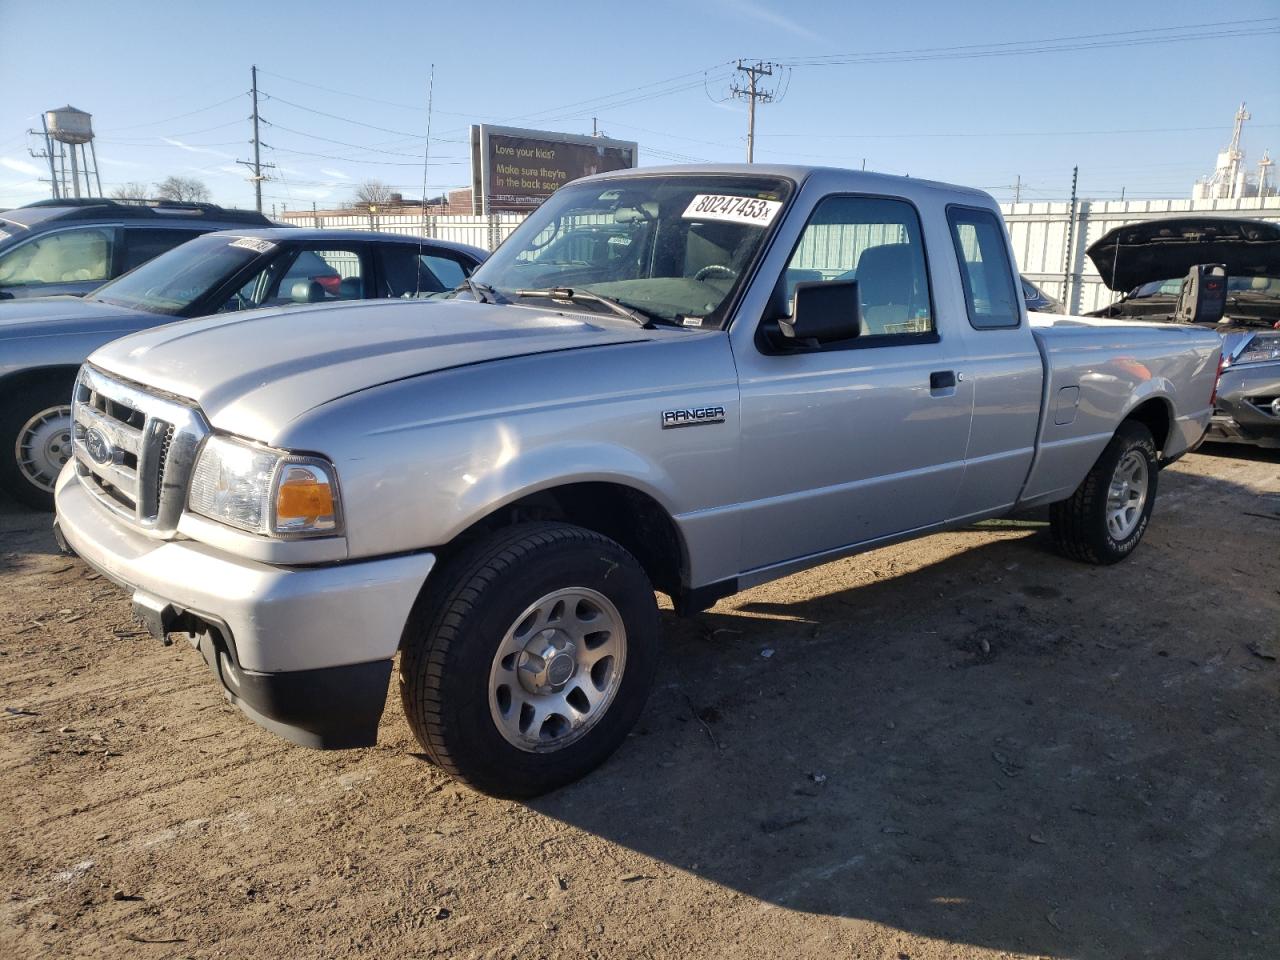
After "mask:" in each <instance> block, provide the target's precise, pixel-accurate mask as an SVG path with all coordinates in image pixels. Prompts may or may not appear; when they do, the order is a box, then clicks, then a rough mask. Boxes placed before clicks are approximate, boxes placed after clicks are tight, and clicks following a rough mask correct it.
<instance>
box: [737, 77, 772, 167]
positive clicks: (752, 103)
mask: <svg viewBox="0 0 1280 960" xmlns="http://www.w3.org/2000/svg"><path fill="white" fill-rule="evenodd" d="M775 66H776V64H773V63H764V62H762V61H759V60H757V61H756V62H755V64H754V65H752V66H749V67H748V66H744V65H743V63H742V61H741V60H739V61H738V66H737V69H738V70H739V71H741V72H742V73H745V74H746V75H747V86H746V87H745V88H743V87H740V86H738V85H737V84H736V83H735V84H734V85H733V86H732V87H731V88H730V90H729V93H730V95H731V96H734V97H737V98H738V99H740V100H746V101H747V163H754V162H755V142H756V101H757V100H759V101H760V102H761V103H772V102H773V100H774V94H773V91H772V90H760V89H758V88H757V86H756V81H757V80H759V79H760V78H761V77H772V76H773V68H774V67H775Z"/></svg>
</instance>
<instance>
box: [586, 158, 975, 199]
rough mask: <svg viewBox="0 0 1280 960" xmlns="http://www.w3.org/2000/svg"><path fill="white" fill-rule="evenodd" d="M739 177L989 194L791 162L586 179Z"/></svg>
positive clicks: (863, 189)
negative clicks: (812, 180)
mask: <svg viewBox="0 0 1280 960" xmlns="http://www.w3.org/2000/svg"><path fill="white" fill-rule="evenodd" d="M717 174H719V175H728V176H735V175H736V176H742V175H746V174H749V175H752V176H758V177H783V178H785V179H788V180H793V181H795V183H796V184H797V185H802V184H804V183H805V182H806V181H808V180H810V179H817V178H821V179H823V180H826V181H830V185H831V186H833V187H835V188H837V189H848V190H854V191H857V192H859V193H885V194H889V195H897V194H906V193H909V192H911V191H912V190H913V189H914V190H919V189H922V188H923V189H931V190H942V191H945V192H947V193H955V194H961V195H964V196H968V197H973V198H981V199H983V200H986V201H988V202H994V201H992V200H991V196H990V194H988V193H986V192H985V191H983V190H977V189H974V188H973V187H962V186H959V185H958V184H953V183H942V182H940V181H937V180H922V179H919V178H918V177H910V176H905V177H903V176H896V175H894V174H889V173H874V172H871V171H868V170H849V169H846V168H844V167H826V166H806V165H803V164H792V163H684V164H672V165H668V166H661V167H634V168H632V169H630V170H615V171H612V172H609V173H597V174H595V175H594V176H591V177H584V178H583V180H580V181H578V182H580V183H581V182H583V181H585V180H614V179H621V178H627V177H652V176H663V175H684V176H693V175H700V176H708V175H710V176H715V175H717Z"/></svg>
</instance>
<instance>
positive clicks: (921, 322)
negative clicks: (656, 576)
mask: <svg viewBox="0 0 1280 960" xmlns="http://www.w3.org/2000/svg"><path fill="white" fill-rule="evenodd" d="M836 279H843V280H848V279H854V280H857V282H858V287H859V297H860V300H861V306H862V322H861V331H860V334H859V336H857V337H854V338H851V339H849V340H845V341H841V342H839V343H833V344H829V345H826V346H822V347H816V348H801V349H796V348H794V347H787V346H785V345H782V346H779V345H777V344H774V345H772V346H771V343H770V338H768V337H766V336H757V337H756V338H755V340H754V343H752V344H751V345H750V346H749V347H748V348H747V349H745V350H742V349H739V350H738V351H737V355H736V360H737V363H738V372H739V379H740V389H741V402H742V408H741V410H742V413H741V416H742V457H743V462H742V470H741V471H740V477H739V480H740V483H741V484H742V487H743V504H742V508H743V512H742V517H743V522H742V550H743V560H742V571H743V572H744V573H748V572H750V571H752V570H760V569H762V568H767V567H770V566H774V565H777V564H781V563H785V562H786V561H789V560H797V559H800V558H802V557H809V556H813V555H816V554H822V553H824V552H828V551H839V550H840V549H841V548H844V547H848V546H852V545H855V544H865V543H868V542H871V541H875V540H878V539H882V538H887V537H891V536H893V535H895V534H899V533H904V532H906V531H909V530H914V529H917V528H920V527H925V526H928V525H930V524H934V523H938V522H941V521H943V520H945V519H947V518H948V517H950V516H951V515H952V510H953V507H954V504H955V501H956V498H957V494H958V491H959V488H960V482H961V479H962V477H963V475H964V469H965V464H964V458H965V449H966V445H967V441H968V436H969V427H970V423H971V420H972V417H973V409H972V405H973V393H972V385H971V383H970V382H968V381H967V380H965V379H963V378H961V377H959V376H958V372H959V371H958V369H957V363H958V361H959V359H960V358H959V357H957V355H956V351H957V350H958V349H960V347H959V344H958V343H956V342H947V343H943V342H942V340H941V339H940V337H939V336H938V333H937V323H936V317H935V315H934V305H933V298H932V296H931V292H930V284H929V272H928V268H927V263H926V257H925V251H924V246H923V241H922V238H921V228H920V222H919V217H918V215H917V213H916V211H915V208H914V207H913V206H912V205H911V204H909V203H907V202H905V201H903V200H897V199H888V198H878V197H863V196H832V197H827V198H826V199H825V200H823V201H822V203H820V204H819V206H818V207H817V208H816V210H815V211H814V214H813V216H812V218H811V219H810V221H809V223H808V224H807V226H806V228H805V231H804V233H803V234H802V235H801V239H800V241H799V243H798V244H797V246H796V248H795V250H794V251H793V253H792V255H791V258H790V260H789V262H788V264H787V269H786V271H785V273H784V275H783V277H782V278H781V280H780V282H782V283H786V284H788V292H789V291H790V289H791V288H792V287H793V286H794V283H795V282H799V281H801V280H803V281H807V282H822V281H830V280H836Z"/></svg>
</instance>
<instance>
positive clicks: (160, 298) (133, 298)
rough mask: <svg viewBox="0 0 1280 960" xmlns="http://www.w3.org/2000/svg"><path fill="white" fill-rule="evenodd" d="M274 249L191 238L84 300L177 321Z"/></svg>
mask: <svg viewBox="0 0 1280 960" xmlns="http://www.w3.org/2000/svg"><path fill="white" fill-rule="evenodd" d="M274 247H275V244H274V243H272V242H271V241H269V240H259V239H255V238H241V237H229V236H226V235H223V236H216V235H213V234H210V235H208V236H204V237H197V238H196V239H194V240H189V241H187V242H186V243H184V244H182V245H181V246H178V247H174V248H173V249H172V250H170V251H168V252H167V253H162V254H160V256H158V257H156V258H155V259H154V260H148V261H147V262H146V263H144V264H142V266H140V267H137V268H136V269H134V270H131V271H130V272H128V273H126V274H125V275H124V276H122V277H118V278H117V279H115V280H112V281H111V282H110V283H107V284H104V285H103V286H101V287H99V288H98V289H97V290H95V291H94V292H93V293H92V294H90V296H89V299H91V300H101V301H103V302H104V303H113V304H116V305H117V306H122V307H129V308H130V309H132V310H144V311H146V312H147V313H159V314H164V315H168V316H178V315H179V314H181V313H182V312H183V311H184V310H186V308H187V307H189V306H191V304H193V303H195V301H196V300H198V299H200V298H201V297H203V296H204V295H205V294H207V293H209V292H210V291H211V290H213V288H214V287H217V286H219V285H220V284H221V283H222V282H223V281H224V280H226V279H227V278H228V277H230V276H231V275H232V274H234V273H236V272H238V271H239V270H240V268H241V267H243V266H244V265H245V264H247V263H248V262H249V261H250V260H252V259H254V258H255V257H258V256H261V255H262V254H263V253H264V252H268V251H270V250H271V249H273V248H274Z"/></svg>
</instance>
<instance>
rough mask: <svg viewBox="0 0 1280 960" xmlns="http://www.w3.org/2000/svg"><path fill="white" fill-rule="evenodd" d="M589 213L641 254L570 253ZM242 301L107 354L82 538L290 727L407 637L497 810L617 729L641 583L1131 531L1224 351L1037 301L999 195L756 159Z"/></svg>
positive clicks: (369, 704)
mask: <svg viewBox="0 0 1280 960" xmlns="http://www.w3.org/2000/svg"><path fill="white" fill-rule="evenodd" d="M601 223H606V224H608V223H612V224H617V225H619V226H620V227H622V228H623V229H620V230H618V231H616V232H614V233H612V236H622V237H624V238H625V239H626V241H627V242H625V243H618V242H614V241H613V240H612V238H611V237H610V238H609V239H606V240H605V241H604V245H605V246H606V251H605V252H604V253H603V254H601V255H599V256H596V255H587V256H584V255H581V253H580V252H578V251H566V246H567V245H570V244H572V243H576V242H577V240H579V239H581V238H582V237H583V236H584V234H583V228H584V227H590V226H591V225H595V224H601ZM566 236H567V237H571V238H573V239H572V240H571V241H569V242H567V243H566V244H557V242H556V241H557V239H559V238H561V237H566ZM589 246H591V248H592V250H593V251H594V250H595V248H596V246H597V245H596V244H595V243H594V242H593V243H591V244H589ZM614 248H616V249H614ZM256 316H257V319H253V320H248V319H246V318H242V317H239V316H235V315H227V314H223V315H220V316H215V317H206V318H203V319H200V320H195V321H190V322H187V323H184V324H181V325H178V326H174V327H169V328H160V329H156V330H149V331H143V332H142V333H138V334H135V335H133V336H131V337H126V338H124V339H122V340H120V341H117V342H116V343H113V344H110V345H108V346H106V347H104V348H102V349H100V350H98V351H96V352H95V353H94V354H93V355H92V356H91V357H90V358H89V360H88V362H87V363H86V364H85V365H84V367H83V368H82V370H81V372H80V376H79V378H78V380H77V383H76V387H75V401H74V409H73V420H74V423H75V427H74V431H75V434H74V436H75V439H74V458H73V461H72V462H71V463H69V464H68V465H67V467H66V468H65V469H64V470H63V472H62V474H61V476H60V477H59V480H58V484H57V493H56V499H57V510H58V518H57V530H58V531H59V536H61V538H62V542H63V543H64V544H65V545H66V547H67V548H68V549H70V550H73V551H74V552H76V553H78V554H79V555H80V556H81V557H83V558H84V559H85V560H86V561H88V563H89V564H90V565H92V566H94V567H97V568H98V569H100V570H102V571H104V572H105V573H106V574H107V575H108V576H109V577H110V578H111V579H112V580H114V581H116V582H118V583H121V584H124V585H126V589H127V590H129V591H130V592H131V594H132V596H133V604H134V610H135V612H136V614H137V615H138V616H139V617H140V618H141V619H142V620H143V621H144V622H145V623H146V624H147V625H148V628H149V629H150V630H151V631H153V632H154V633H155V634H156V635H157V636H158V637H163V636H166V635H169V634H183V635H185V636H186V639H188V640H189V641H190V642H191V643H192V644H193V645H194V646H195V647H196V648H197V649H198V650H199V651H200V653H201V655H202V656H203V657H204V658H205V659H206V661H207V663H208V664H209V665H210V667H211V669H212V671H213V673H214V675H215V677H216V679H217V682H218V683H219V684H220V685H221V686H222V687H223V689H224V690H225V691H226V692H227V694H228V696H229V697H230V698H231V699H232V701H233V702H235V703H236V704H238V705H239V706H240V707H241V708H242V709H243V710H244V712H245V713H246V715H247V716H249V717H250V718H252V719H254V720H255V721H257V722H259V723H262V724H264V725H265V726H267V727H268V728H269V729H271V730H273V731H275V732H276V733H279V734H281V735H283V736H285V737H288V738H289V739H291V740H294V741H296V742H298V743H302V744H306V745H309V746H315V747H351V746H366V745H370V744H372V743H374V742H375V740H376V738H377V732H378V721H379V718H380V716H381V714H382V711H383V707H384V706H385V703H386V699H387V686H388V682H389V680H390V677H391V672H392V669H393V664H394V663H395V662H396V657H397V654H400V657H399V661H398V662H399V670H400V675H399V676H400V679H399V690H400V694H401V701H402V703H403V705H404V709H405V711H406V714H407V716H408V718H409V723H410V726H411V727H412V729H413V732H414V734H415V736H416V737H417V738H418V741H419V742H420V743H421V745H422V748H423V750H425V751H426V752H427V754H428V755H429V756H430V757H431V758H432V759H433V760H434V761H435V762H436V763H438V764H439V765H440V766H441V767H442V768H443V769H445V770H447V771H449V772H451V773H453V774H454V775H456V776H458V777H460V778H461V779H463V780H465V781H466V782H468V783H470V784H472V785H473V786H475V787H477V788H479V789H482V790H486V791H490V792H493V793H497V794H502V795H506V796H528V795H531V794H536V793H540V792H543V791H546V790H549V789H552V788H554V787H557V786H559V785H561V784H564V783H567V782H569V781H570V780H572V779H574V778H576V777H579V776H581V775H583V774H584V773H586V772H587V771H588V770H590V769H591V768H593V767H594V766H595V765H597V764H598V763H600V762H601V761H603V760H604V759H605V758H606V757H607V756H608V755H609V754H610V753H611V752H612V751H613V750H614V749H615V748H616V747H617V746H618V745H619V744H620V743H621V742H622V741H623V739H624V738H625V737H626V736H627V734H628V732H629V731H630V730H631V728H632V726H633V725H634V723H635V722H636V720H637V718H638V717H639V716H640V713H641V710H642V708H643V706H644V703H645V699H646V696H647V694H648V692H649V689H650V687H651V685H652V683H653V680H654V676H655V673H656V672H657V670H658V669H659V666H660V664H661V656H662V654H661V646H660V642H659V641H660V636H659V634H660V620H659V617H658V608H657V604H656V601H655V597H654V590H655V588H656V589H657V590H660V591H662V592H664V593H666V594H668V595H670V597H671V598H672V601H673V604H674V607H675V609H676V610H677V611H678V612H680V613H684V614H687V613H691V612H695V611H698V610H702V609H706V608H707V607H708V606H710V605H711V604H713V603H715V602H716V601H717V600H718V599H720V598H721V597H724V596H727V595H730V594H732V593H734V592H736V591H738V590H743V589H746V588H748V587H751V586H754V585H755V584H759V583H763V582H765V581H768V580H772V579H774V578H777V577H782V576H785V575H787V574H789V573H792V572H795V571H797V570H801V569H803V568H805V567H809V566H813V565H816V564H820V563H824V562H827V561H829V560H832V559H835V558H837V557H841V556H845V555H848V554H852V553H857V552H859V551H863V550H869V549H872V548H874V547H877V546H881V545H883V544H886V543H890V542H894V541H898V540H904V539H909V538H912V537H919V536H923V535H926V534H929V533H932V532H934V531H938V530H944V529H948V528H952V527H956V526H962V525H966V524H969V523H972V522H974V521H976V520H980V519H984V518H987V517H997V516H1004V515H1006V514H1009V513H1010V512H1012V511H1014V510H1018V509H1022V508H1030V507H1036V506H1042V505H1043V506H1049V507H1050V513H1051V517H1052V524H1051V525H1052V529H1053V532H1054V535H1055V537H1056V539H1057V542H1058V544H1059V546H1060V547H1061V549H1062V551H1063V552H1064V553H1065V554H1066V555H1067V556H1069V557H1072V558H1075V559H1077V560H1080V561H1083V562H1088V563H1095V564H1111V563H1116V562H1119V561H1121V560H1123V559H1124V558H1126V557H1128V556H1130V555H1131V554H1132V552H1133V551H1134V550H1135V549H1136V548H1137V546H1138V544H1139V542H1140V541H1141V539H1142V537H1143V534H1144V532H1145V531H1146V529H1147V526H1148V523H1149V521H1150V518H1151V515H1152V509H1153V506H1154V504H1155V498H1156V491H1157V486H1158V480H1159V471H1160V468H1161V467H1162V466H1163V465H1164V464H1166V463H1169V462H1171V461H1173V460H1175V459H1177V458H1178V457H1179V456H1181V455H1182V454H1183V453H1185V452H1186V451H1187V450H1188V449H1189V448H1190V447H1191V446H1193V445H1194V444H1195V443H1197V442H1198V441H1199V440H1200V437H1201V435H1202V434H1203V432H1204V428H1205V425H1206V424H1207V423H1208V420H1209V415H1210V409H1211V407H1210V395H1211V393H1212V391H1213V385H1214V382H1215V379H1216V375H1217V370H1218V354H1219V346H1220V343H1219V339H1218V337H1217V336H1215V335H1214V334H1212V333H1210V332H1207V331H1204V330H1199V329H1194V328H1190V327H1174V326H1171V325H1157V324H1130V323H1121V322H1117V321H1106V320H1087V319H1082V318H1065V317H1055V316H1053V315H1037V318H1036V324H1035V325H1034V326H1033V325H1032V323H1031V321H1030V320H1029V318H1028V314H1027V311H1026V305H1025V303H1024V301H1023V297H1022V294H1021V290H1020V288H1019V281H1018V273H1017V270H1016V268H1015V266H1014V263H1013V258H1012V255H1011V252H1010V249H1009V242H1008V237H1007V234H1006V232H1005V229H1004V224H1003V222H1002V220H1001V217H1000V209H999V207H998V206H997V204H996V202H995V201H994V200H993V199H992V198H991V197H990V196H989V195H988V194H986V193H983V192H981V191H978V190H970V189H966V188H963V187H953V186H948V185H945V184H938V183H931V182H928V181H924V180H919V179H909V178H899V177H888V176H882V175H878V174H870V173H858V172H854V171H845V170H831V169H814V168H808V167H792V166H773V165H768V164H750V165H714V166H712V165H708V166H699V167H671V168H642V169H639V170H633V171H626V172H618V173H611V174H606V175H601V176H598V177H592V178H588V179H585V180H581V181H578V182H576V183H573V184H569V185H567V186H565V187H562V188H561V189H560V190H559V191H557V192H556V193H555V194H553V195H552V196H551V197H550V198H549V199H547V200H546V201H545V202H544V203H543V204H542V205H541V206H540V207H539V208H538V209H537V210H535V211H534V212H533V213H531V214H530V215H529V217H528V219H526V220H525V221H524V223H523V224H521V225H520V227H518V228H517V230H516V231H515V232H514V233H513V234H512V235H511V237H510V238H509V239H508V240H507V241H506V242H505V243H504V244H503V245H502V246H501V247H500V248H499V249H498V250H497V251H496V252H495V253H494V254H493V256H492V257H490V258H489V259H488V260H487V261H485V263H484V265H482V266H481V267H480V268H479V270H477V271H476V274H475V276H474V277H471V278H469V279H468V280H467V282H466V283H465V284H464V288H463V289H462V290H460V291H459V292H458V293H457V294H455V295H454V296H453V297H452V298H445V299H441V300H438V301H433V302H431V303H420V302H418V303H414V302H402V303H367V304H348V305H338V306H332V307H301V308H295V309H283V310H270V311H266V312H265V313H264V314H259V315H256ZM250 343H251V344H252V346H251V347H250V346H249V344H250ZM1106 582H1107V581H1106V579H1105V578H1102V579H1100V580H1099V581H1098V583H1099V585H1100V587H1101V586H1102V585H1103V584H1105V583H1106ZM144 655H145V653H144V652H143V651H142V649H141V648H139V652H138V656H144Z"/></svg>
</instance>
